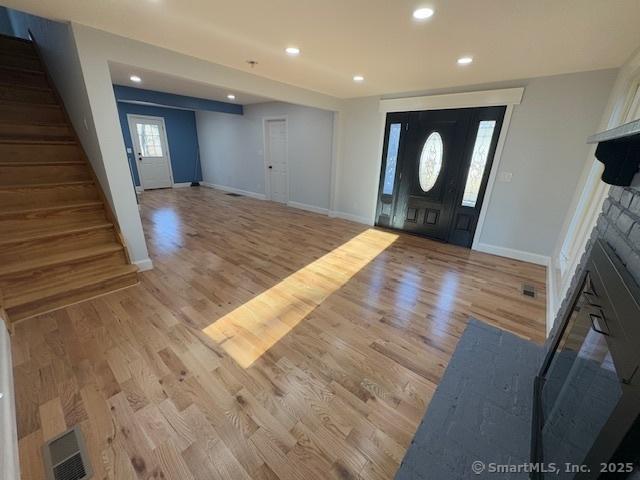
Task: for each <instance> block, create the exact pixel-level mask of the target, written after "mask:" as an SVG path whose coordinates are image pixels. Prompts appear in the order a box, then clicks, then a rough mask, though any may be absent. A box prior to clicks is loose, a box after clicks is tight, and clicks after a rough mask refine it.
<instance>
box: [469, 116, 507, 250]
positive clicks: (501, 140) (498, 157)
mask: <svg viewBox="0 0 640 480" xmlns="http://www.w3.org/2000/svg"><path fill="white" fill-rule="evenodd" d="M512 114H513V105H507V109H506V110H505V112H504V118H503V119H502V128H501V129H500V136H499V137H498V143H497V145H496V151H495V153H494V154H493V163H492V164H491V170H490V171H489V180H488V181H487V187H486V188H485V191H484V197H483V199H482V205H481V206H480V214H479V215H478V223H477V225H476V231H475V232H474V234H473V242H472V243H471V249H472V250H478V244H479V243H480V237H481V235H482V230H483V228H484V220H485V218H486V217H487V211H488V210H489V203H490V201H491V196H492V195H493V188H494V187H495V184H496V177H497V176H498V170H499V168H500V162H501V161H502V151H503V150H504V144H505V143H506V142H507V135H508V133H509V125H511V116H512Z"/></svg>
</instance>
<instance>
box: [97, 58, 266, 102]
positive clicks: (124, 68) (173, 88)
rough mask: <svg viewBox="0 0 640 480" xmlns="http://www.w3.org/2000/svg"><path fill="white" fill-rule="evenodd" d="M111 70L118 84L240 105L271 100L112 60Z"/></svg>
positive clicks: (115, 82)
mask: <svg viewBox="0 0 640 480" xmlns="http://www.w3.org/2000/svg"><path fill="white" fill-rule="evenodd" d="M109 70H110V71H111V80H112V82H113V83H114V84H116V85H125V86H127V87H135V88H143V89H145V90H156V91H159V92H167V93H175V94H177V95H187V96H190V97H199V98H206V99H209V100H218V101H220V102H227V103H236V104H239V105H249V104H252V103H262V102H269V101H271V100H270V99H268V98H265V97H259V96H256V95H249V94H247V93H243V92H239V91H237V90H228V89H224V88H220V87H216V86H213V85H208V84H204V83H200V82H194V81H193V80H189V79H187V78H182V77H175V76H173V75H167V74H165V73H159V72H153V71H151V70H144V69H141V68H136V67H132V66H130V65H123V64H121V63H115V62H110V63H109ZM131 75H138V76H139V77H140V78H142V82H140V83H135V82H132V81H131V80H130V78H129V77H131ZM230 93H232V94H234V95H235V96H236V99H235V100H229V99H228V98H227V95H228V94H230Z"/></svg>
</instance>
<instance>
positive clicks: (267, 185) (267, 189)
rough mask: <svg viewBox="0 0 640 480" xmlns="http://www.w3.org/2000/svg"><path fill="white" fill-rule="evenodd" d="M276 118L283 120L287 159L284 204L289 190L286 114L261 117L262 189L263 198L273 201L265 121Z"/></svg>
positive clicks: (287, 122)
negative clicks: (263, 192)
mask: <svg viewBox="0 0 640 480" xmlns="http://www.w3.org/2000/svg"><path fill="white" fill-rule="evenodd" d="M278 120H280V121H284V141H285V143H286V146H287V148H285V156H286V160H287V175H286V176H287V179H286V185H287V198H286V200H285V201H284V202H282V203H284V204H285V205H286V204H287V203H288V202H289V192H290V191H291V188H290V185H289V119H288V116H287V115H280V116H276V117H262V159H263V162H264V191H265V199H266V200H269V201H274V200H273V199H272V196H271V175H270V174H269V165H267V122H272V121H278ZM278 203H280V202H278Z"/></svg>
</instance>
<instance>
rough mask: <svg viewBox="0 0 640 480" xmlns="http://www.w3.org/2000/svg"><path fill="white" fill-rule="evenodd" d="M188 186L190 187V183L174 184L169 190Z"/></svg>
mask: <svg viewBox="0 0 640 480" xmlns="http://www.w3.org/2000/svg"><path fill="white" fill-rule="evenodd" d="M190 186H191V182H180V183H174V184H173V185H171V188H185V187H190Z"/></svg>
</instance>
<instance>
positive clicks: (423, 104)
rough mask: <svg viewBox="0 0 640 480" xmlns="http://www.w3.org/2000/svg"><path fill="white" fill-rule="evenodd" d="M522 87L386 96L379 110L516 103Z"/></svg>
mask: <svg viewBox="0 0 640 480" xmlns="http://www.w3.org/2000/svg"><path fill="white" fill-rule="evenodd" d="M523 94H524V88H523V87H518V88H502V89H498V90H481V91H477V92H463V93H449V94H444V95H426V96H422V97H407V98H388V99H382V100H380V106H379V111H380V112H382V113H390V112H411V111H417V110H440V109H450V108H471V107H496V106H501V105H518V104H520V102H521V101H522V95H523Z"/></svg>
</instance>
